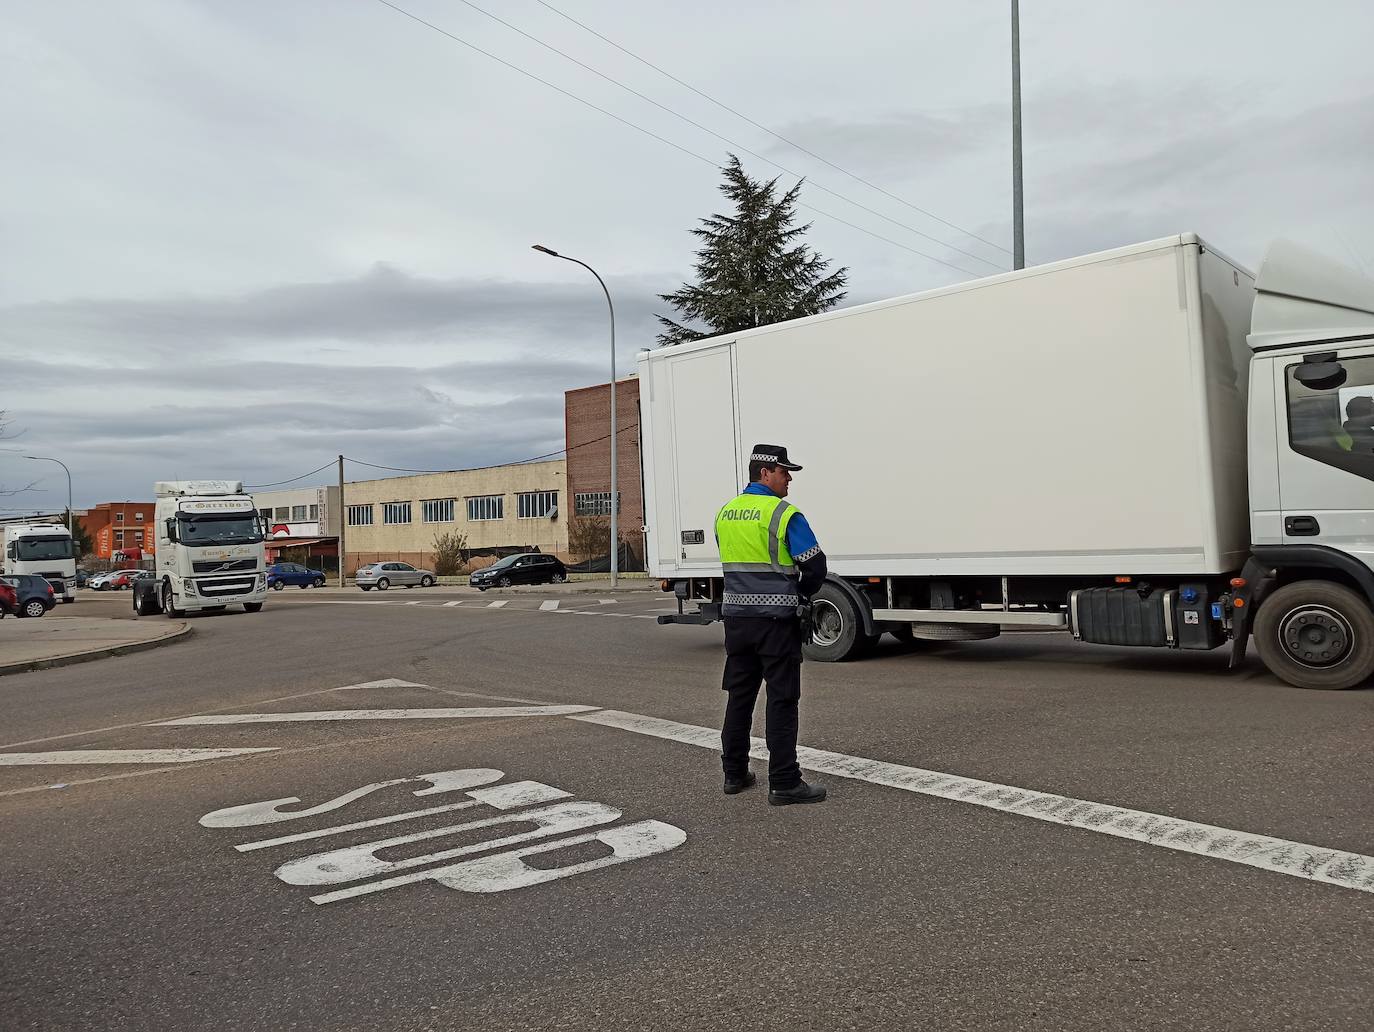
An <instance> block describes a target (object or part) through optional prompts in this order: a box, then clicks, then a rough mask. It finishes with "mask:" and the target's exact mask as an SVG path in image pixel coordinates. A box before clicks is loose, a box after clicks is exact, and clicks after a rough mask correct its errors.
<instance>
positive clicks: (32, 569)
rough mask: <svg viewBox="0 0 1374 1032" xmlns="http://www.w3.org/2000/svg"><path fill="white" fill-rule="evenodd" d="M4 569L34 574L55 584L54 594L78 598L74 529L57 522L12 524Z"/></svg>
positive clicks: (7, 533) (65, 598)
mask: <svg viewBox="0 0 1374 1032" xmlns="http://www.w3.org/2000/svg"><path fill="white" fill-rule="evenodd" d="M0 570H3V572H4V573H6V574H11V575H14V574H21V573H27V574H32V575H33V576H35V577H42V578H43V579H44V580H46V581H47V582H48V583H49V584H51V585H52V590H53V597H54V598H57V599H60V600H61V601H63V602H75V601H76V545H75V543H74V542H73V541H72V535H71V532H70V531H69V530H68V529H67V528H66V527H64V526H62V525H60V524H56V523H23V524H10V525H9V526H6V527H5V548H4V557H3V561H0Z"/></svg>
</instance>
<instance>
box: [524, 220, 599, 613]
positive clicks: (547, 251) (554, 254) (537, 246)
mask: <svg viewBox="0 0 1374 1032" xmlns="http://www.w3.org/2000/svg"><path fill="white" fill-rule="evenodd" d="M533 246H534V249H535V250H536V251H539V252H542V253H543V254H547V255H551V256H552V257H554V258H562V259H563V260H564V261H567V262H572V263H573V264H574V265H580V266H582V268H584V269H586V270H587V271H588V272H590V273H591V274H592V275H593V276H596V281H597V282H598V283H600V284H601V292H602V293H603V294H605V295H606V307H607V308H609V309H610V312H611V587H612V588H614V587H615V586H616V584H617V583H618V576H619V573H620V490H619V483H620V481H619V469H618V468H617V465H616V442H615V439H616V436H617V435H616V421H615V393H616V388H615V305H613V304H612V303H611V292H610V291H609V290H607V289H606V281H605V280H603V279H602V278H601V276H600V275H599V274H598V273H597V271H596V270H595V269H593V268H592V267H591V266H590V265H588V264H587V263H586V262H582V261H578V260H577V259H576V258H569V257H568V256H567V255H566V254H559V253H558V252H557V251H553V250H550V249H549V248H547V247H545V246H544V245H543V244H535V245H533ZM566 501H567V500H565V504H566Z"/></svg>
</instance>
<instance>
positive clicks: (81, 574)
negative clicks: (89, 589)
mask: <svg viewBox="0 0 1374 1032" xmlns="http://www.w3.org/2000/svg"><path fill="white" fill-rule="evenodd" d="M92 576H94V574H92V573H91V571H90V570H83V569H82V568H81V567H79V566H78V567H77V568H76V586H77V587H78V588H84V587H85V586H86V583H87V581H89V580H90V579H91V577H92Z"/></svg>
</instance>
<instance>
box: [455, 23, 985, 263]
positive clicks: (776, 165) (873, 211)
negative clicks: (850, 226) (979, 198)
mask: <svg viewBox="0 0 1374 1032" xmlns="http://www.w3.org/2000/svg"><path fill="white" fill-rule="evenodd" d="M459 2H460V3H462V4H464V5H465V6H467V7H470V8H472V9H473V10H474V11H476V12H477V13H478V14H480V15H482V16H484V17H486V18H490V19H491V20H492V21H494V22H496V23H497V24H499V25H504V26H505V27H506V28H508V29H510V30H511V31H512V32H514V33H516V34H517V35H520V36H522V37H524V38H525V39H527V40H529V41H530V42H531V43H535V44H538V45H539V46H541V47H543V48H544V49H545V50H548V51H550V52H552V53H555V54H557V55H558V56H559V57H561V58H563V59H564V60H566V61H571V62H572V63H573V64H575V65H577V66H578V67H579V68H582V69H585V70H586V71H589V72H591V73H592V74H593V75H595V76H597V77H598V78H600V79H604V80H605V81H606V82H609V83H610V84H611V85H612V86H615V87H618V88H619V89H622V90H624V91H625V92H626V93H628V94H630V95H631V96H633V97H638V98H639V99H640V100H642V101H644V102H645V103H647V104H652V105H653V106H654V107H656V108H658V109H659V110H661V111H666V112H668V114H670V115H672V116H673V117H674V118H678V119H681V120H682V121H684V122H686V123H687V124H688V125H690V126H692V127H693V128H695V129H700V130H701V131H702V132H704V133H708V134H710V135H711V136H714V137H715V138H716V139H717V140H720V141H721V142H722V143H724V144H726V145H727V146H729V147H733V148H734V149H735V150H738V151H743V152H744V153H745V154H748V155H749V156H750V157H753V158H757V159H758V160H759V161H763V162H766V163H767V164H769V165H772V166H773V167H774V168H776V169H779V170H781V171H782V172H784V173H786V174H787V175H789V176H793V177H795V178H797V179H799V180H800V179H805V178H806V177H805V176H803V175H802V174H801V173H800V172H797V171H794V170H793V169H790V168H788V167H787V166H786V165H784V164H782V163H781V162H778V161H775V160H774V159H772V158H770V157H767V156H766V155H763V154H760V153H758V151H755V150H751V149H750V148H748V147H746V146H745V145H744V144H742V143H739V142H738V141H736V140H732V139H730V138H729V137H728V136H722V135H721V134H720V133H718V132H716V131H715V130H714V129H712V128H710V126H706V125H703V124H702V123H700V122H698V121H696V120H695V119H693V118H689V117H688V116H687V115H684V114H683V113H682V112H680V111H678V110H676V109H674V108H671V107H669V106H668V105H667V104H663V103H660V102H659V101H657V100H654V98H653V97H650V96H648V95H646V94H644V93H641V92H640V91H639V90H637V89H635V88H634V87H632V86H627V85H625V83H623V82H621V81H620V80H619V79H615V78H613V77H611V76H609V75H607V74H605V73H604V72H602V71H600V70H599V69H597V68H594V67H592V66H591V65H589V64H587V63H586V62H585V61H579V60H578V59H577V58H575V57H573V56H572V55H571V54H569V53H567V52H566V51H563V50H559V49H558V48H557V47H555V46H553V45H552V44H551V43H546V42H545V41H544V40H542V39H540V38H539V37H538V36H534V35H531V34H530V33H528V32H526V31H525V30H524V29H521V28H520V27H519V26H517V25H512V24H511V23H510V22H508V21H506V20H505V19H504V18H501V17H499V16H497V15H495V14H492V13H491V12H490V11H488V10H486V9H485V8H484V7H481V6H479V5H478V4H476V3H473V2H472V0H459ZM550 10H552V8H550ZM827 164H828V163H827ZM808 182H809V183H810V185H811V186H812V188H814V189H816V190H820V191H821V192H822V193H827V194H830V195H831V196H832V197H836V198H838V199H839V200H841V201H844V202H845V203H846V204H852V205H854V207H856V208H858V209H860V210H861V211H866V212H868V213H869V214H870V215H875V216H877V217H878V218H880V219H882V220H883V221H885V222H890V223H892V224H893V225H894V226H898V227H900V228H902V229H905V230H906V231H907V232H909V233H915V234H916V235H917V236H919V237H923V238H924V239H926V240H929V241H931V242H932V243H936V244H939V245H940V246H941V247H947V248H949V249H950V250H951V251H955V252H957V253H959V254H962V255H963V256H964V257H966V258H972V259H973V260H974V261H977V262H983V263H984V264H985V265H989V266H991V267H992V268H994V269H998V270H1001V268H1002V267H1001V266H1000V265H998V264H997V263H996V262H992V261H989V260H988V259H987V258H984V257H982V256H981V255H977V254H974V253H973V252H972V251H965V250H964V249H963V248H962V247H955V246H954V245H953V244H950V243H946V242H945V241H943V240H941V239H940V238H939V237H934V236H931V235H930V234H929V233H926V232H924V231H922V230H919V229H917V228H916V227H915V226H909V225H907V224H906V223H905V222H901V221H899V220H897V219H894V218H892V217H891V216H888V215H884V214H883V213H882V212H880V211H878V210H877V209H876V208H870V207H869V206H868V205H866V204H861V203H859V202H858V201H856V200H854V199H853V198H852V197H848V196H846V195H845V194H842V193H839V192H838V191H836V190H832V189H831V188H830V187H828V186H826V185H825V184H823V183H820V182H817V181H816V180H815V179H810V180H808Z"/></svg>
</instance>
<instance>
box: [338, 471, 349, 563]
mask: <svg viewBox="0 0 1374 1032" xmlns="http://www.w3.org/2000/svg"><path fill="white" fill-rule="evenodd" d="M343 492H344V481H343V456H342V455H340V456H339V587H341V588H342V587H344V557H345V556H346V555H348V552H347V551H346V550H345V548H344V528H345V527H347V526H348V510H347V509H346V508H345V507H344V493H343Z"/></svg>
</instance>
